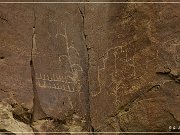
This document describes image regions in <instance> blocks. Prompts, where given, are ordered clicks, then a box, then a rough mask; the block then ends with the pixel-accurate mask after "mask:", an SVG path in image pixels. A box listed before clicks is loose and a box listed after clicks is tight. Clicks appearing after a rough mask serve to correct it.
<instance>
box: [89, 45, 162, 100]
mask: <svg viewBox="0 0 180 135" xmlns="http://www.w3.org/2000/svg"><path fill="white" fill-rule="evenodd" d="M130 51H131V48H128V47H127V45H124V46H116V47H112V48H110V49H108V50H107V51H105V53H104V54H103V56H102V57H100V58H101V59H100V62H98V66H97V81H98V85H99V88H98V91H96V92H94V93H93V92H92V93H91V94H92V96H93V97H96V96H98V95H99V94H101V93H102V91H103V90H106V92H109V91H110V92H109V93H111V94H112V95H114V96H115V102H116V103H117V102H119V100H118V98H119V97H118V95H121V96H122V95H128V94H129V93H131V92H133V84H129V82H128V81H129V80H133V79H135V77H137V73H139V71H138V70H137V69H136V66H143V67H144V69H143V74H142V75H140V77H141V78H142V79H141V80H140V81H144V80H145V81H146V79H144V77H145V76H143V75H145V74H146V69H147V68H148V67H147V66H148V65H151V63H154V62H156V60H157V59H158V57H159V56H158V49H157V48H156V49H155V48H145V49H143V50H142V51H141V52H139V54H138V55H133V54H132V53H131V52H130ZM149 52H151V53H149ZM141 55H142V56H144V57H143V59H146V60H145V61H144V63H143V65H137V62H138V60H142V56H141ZM99 63H102V64H101V65H100V64H99ZM126 83H127V84H126ZM108 90H109V91H108ZM119 92H120V93H121V94H118V93H119Z"/></svg>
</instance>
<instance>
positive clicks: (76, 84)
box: [36, 25, 83, 92]
mask: <svg viewBox="0 0 180 135" xmlns="http://www.w3.org/2000/svg"><path fill="white" fill-rule="evenodd" d="M58 36H61V37H63V39H64V41H65V45H66V52H65V53H66V54H64V55H60V56H59V59H58V61H59V62H60V65H67V67H65V69H62V71H60V73H59V74H61V75H59V74H55V73H54V74H53V73H51V74H50V73H44V74H42V73H38V74H36V81H37V86H39V87H40V88H48V89H54V90H62V91H66V92H76V91H80V89H81V84H80V79H79V74H81V73H82V72H83V69H82V67H81V66H80V62H79V52H78V50H77V49H76V48H75V47H74V46H73V45H71V44H69V39H68V35H67V28H66V25H65V26H64V33H63V34H61V33H59V30H57V33H56V34H55V37H54V38H58ZM74 58H76V59H75V60H74ZM60 70H61V69H60ZM62 74H63V75H62ZM75 89H76V90H75Z"/></svg>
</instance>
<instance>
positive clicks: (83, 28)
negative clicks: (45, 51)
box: [78, 5, 94, 132]
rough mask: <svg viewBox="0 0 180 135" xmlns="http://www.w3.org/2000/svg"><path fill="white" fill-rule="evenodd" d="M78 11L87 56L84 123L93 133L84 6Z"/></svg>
mask: <svg viewBox="0 0 180 135" xmlns="http://www.w3.org/2000/svg"><path fill="white" fill-rule="evenodd" d="M78 9H79V12H80V15H81V17H82V25H83V26H82V33H83V37H84V44H85V46H86V53H85V54H87V56H86V57H87V67H86V70H85V76H86V83H87V87H86V91H85V96H86V98H85V99H86V105H87V106H86V115H87V116H86V121H87V127H88V131H89V132H93V131H94V129H93V127H92V124H91V114H90V110H91V109H90V91H89V52H88V51H89V48H88V46H87V44H86V38H87V35H86V33H85V5H83V11H82V10H81V8H80V7H79V6H78Z"/></svg>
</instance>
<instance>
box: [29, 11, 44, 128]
mask: <svg viewBox="0 0 180 135" xmlns="http://www.w3.org/2000/svg"><path fill="white" fill-rule="evenodd" d="M33 14H34V15H33V16H34V26H33V34H32V48H31V60H30V67H31V78H32V85H33V94H34V98H33V110H32V118H31V125H32V123H33V121H36V120H38V119H42V118H44V117H45V116H46V115H45V113H44V112H43V110H42V108H41V105H40V102H39V98H38V93H37V89H36V78H35V75H36V73H35V68H34V61H33V56H34V51H35V48H36V15H35V9H34V8H33Z"/></svg>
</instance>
